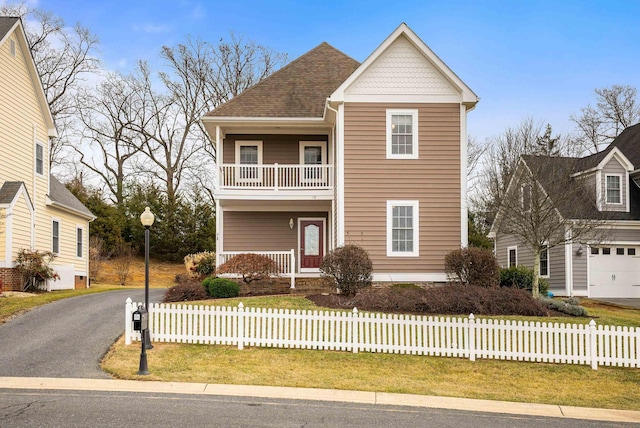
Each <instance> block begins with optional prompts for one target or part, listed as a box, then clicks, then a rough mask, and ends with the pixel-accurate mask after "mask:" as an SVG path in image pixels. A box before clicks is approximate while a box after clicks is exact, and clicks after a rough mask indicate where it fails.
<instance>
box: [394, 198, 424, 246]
mask: <svg viewBox="0 0 640 428" xmlns="http://www.w3.org/2000/svg"><path fill="white" fill-rule="evenodd" d="M418 208H419V202H418V201H387V256H395V257H398V256H399V257H417V256H418V255H419V251H418V248H419V247H418V245H419V242H418V236H419V235H418V226H419V224H418V219H419V212H418Z"/></svg>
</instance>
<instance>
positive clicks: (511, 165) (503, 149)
mask: <svg viewBox="0 0 640 428" xmlns="http://www.w3.org/2000/svg"><path fill="white" fill-rule="evenodd" d="M541 132H542V125H540V124H538V123H535V122H534V120H533V119H531V118H527V119H524V120H522V121H521V122H520V123H519V124H518V125H516V126H515V127H509V128H507V129H505V130H504V132H503V133H502V134H501V135H500V136H498V137H495V138H493V139H491V140H489V144H488V145H487V149H486V151H485V153H484V154H483V156H482V162H481V166H482V172H481V173H480V174H479V178H478V184H477V188H476V192H475V195H474V196H473V197H472V200H471V202H472V204H473V206H474V207H475V212H476V214H477V215H478V216H479V217H480V218H478V219H477V220H478V221H480V222H482V221H484V222H485V224H491V222H492V221H493V219H494V217H495V214H496V212H497V211H498V207H499V206H500V202H501V200H502V198H503V197H504V195H505V193H506V191H507V186H508V185H509V179H510V178H511V176H512V175H513V172H514V171H515V168H516V165H517V163H518V159H519V158H520V156H521V155H523V154H529V153H533V152H534V151H535V147H536V141H537V140H538V138H539V137H540V136H541ZM483 219H484V220H483Z"/></svg>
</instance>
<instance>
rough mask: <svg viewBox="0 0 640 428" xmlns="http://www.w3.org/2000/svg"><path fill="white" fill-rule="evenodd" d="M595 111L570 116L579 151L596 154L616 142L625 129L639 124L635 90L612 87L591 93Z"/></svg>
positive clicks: (583, 110) (639, 109)
mask: <svg viewBox="0 0 640 428" xmlns="http://www.w3.org/2000/svg"><path fill="white" fill-rule="evenodd" d="M595 93H596V107H592V106H591V105H588V106H586V107H584V108H582V109H580V115H579V116H575V115H572V116H571V120H572V121H573V122H574V123H575V124H576V134H577V141H578V143H579V144H580V147H581V148H582V150H584V151H586V152H588V153H597V152H599V151H600V150H602V149H603V148H604V147H605V146H606V145H608V144H609V143H610V142H611V141H613V139H614V138H616V137H617V136H618V135H619V134H620V133H621V132H622V131H623V130H624V129H625V128H627V127H629V126H631V125H635V124H636V123H638V122H640V103H639V102H638V96H637V95H638V94H637V90H636V88H634V87H632V86H629V85H613V86H611V87H610V88H601V89H595Z"/></svg>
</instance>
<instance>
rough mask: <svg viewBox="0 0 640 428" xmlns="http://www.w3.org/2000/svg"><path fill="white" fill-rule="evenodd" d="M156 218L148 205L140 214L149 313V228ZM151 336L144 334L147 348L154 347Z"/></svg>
mask: <svg viewBox="0 0 640 428" xmlns="http://www.w3.org/2000/svg"><path fill="white" fill-rule="evenodd" d="M154 220H155V216H154V215H153V213H152V212H151V210H150V209H149V207H146V208H145V209H144V212H143V213H142V214H140V223H142V225H143V226H144V308H145V309H146V310H147V314H149V228H150V227H151V226H152V225H153V221H154ZM150 336H151V335H150V334H149V331H147V334H145V335H144V343H145V348H147V349H151V348H153V345H152V344H151V337H150Z"/></svg>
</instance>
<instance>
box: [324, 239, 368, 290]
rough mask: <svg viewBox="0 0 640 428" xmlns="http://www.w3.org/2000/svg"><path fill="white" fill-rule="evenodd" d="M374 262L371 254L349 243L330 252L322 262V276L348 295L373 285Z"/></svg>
mask: <svg viewBox="0 0 640 428" xmlns="http://www.w3.org/2000/svg"><path fill="white" fill-rule="evenodd" d="M372 270H373V264H372V263H371V259H370V258H369V254H368V253H367V252H366V251H365V250H364V249H363V248H362V247H359V246H358V245H354V244H349V245H345V246H344V247H339V248H336V249H335V250H333V251H331V252H329V253H328V254H327V255H326V256H325V257H324V258H323V259H322V263H321V264H320V271H321V272H322V276H323V277H325V278H327V279H328V280H329V281H331V282H332V283H333V284H334V285H335V286H336V287H337V288H338V290H340V293H342V294H345V295H347V296H355V294H356V293H357V292H358V290H359V289H361V288H364V287H368V286H370V285H371V271H372Z"/></svg>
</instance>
